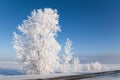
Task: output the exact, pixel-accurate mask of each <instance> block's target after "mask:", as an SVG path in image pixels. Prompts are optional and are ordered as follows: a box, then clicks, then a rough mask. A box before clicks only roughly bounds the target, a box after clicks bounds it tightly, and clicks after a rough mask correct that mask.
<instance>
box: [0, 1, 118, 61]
mask: <svg viewBox="0 0 120 80" xmlns="http://www.w3.org/2000/svg"><path fill="white" fill-rule="evenodd" d="M46 7H48V8H53V9H57V10H58V14H59V15H60V26H61V29H62V32H60V33H59V34H58V37H57V40H58V41H59V43H60V44H61V45H62V46H64V42H65V41H66V38H67V37H68V38H70V39H71V40H72V41H73V51H74V53H76V54H79V55H103V54H106V53H110V54H116V55H119V54H120V0H0V60H2V59H12V58H14V57H15V51H14V49H13V48H12V44H11V42H12V38H13V34H12V33H13V31H17V29H16V27H17V26H18V24H21V23H22V21H23V20H24V19H27V16H28V15H30V12H31V11H32V10H33V9H41V8H42V9H43V8H46Z"/></svg>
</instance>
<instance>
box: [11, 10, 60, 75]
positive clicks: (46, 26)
mask: <svg viewBox="0 0 120 80" xmlns="http://www.w3.org/2000/svg"><path fill="white" fill-rule="evenodd" d="M58 18H59V16H58V14H57V10H53V9H50V8H45V9H44V10H41V9H38V10H33V11H32V13H31V15H30V16H28V19H27V20H24V21H23V23H22V24H21V25H19V26H18V30H19V31H20V33H19V34H17V33H15V32H14V40H13V47H14V48H15V50H16V53H17V59H18V61H19V62H20V63H21V65H22V69H23V70H25V71H26V73H32V74H34V73H36V74H40V73H49V72H53V71H54V70H55V68H56V64H58V62H57V59H58V56H57V55H58V52H59V51H60V50H61V46H60V45H59V43H58V42H57V41H56V35H57V32H59V31H60V27H59V24H58Z"/></svg>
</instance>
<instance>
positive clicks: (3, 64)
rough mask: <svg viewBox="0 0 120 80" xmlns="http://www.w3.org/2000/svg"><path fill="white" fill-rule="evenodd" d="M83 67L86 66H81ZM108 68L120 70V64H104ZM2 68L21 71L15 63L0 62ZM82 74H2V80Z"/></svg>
mask: <svg viewBox="0 0 120 80" xmlns="http://www.w3.org/2000/svg"><path fill="white" fill-rule="evenodd" d="M81 65H82V66H83V65H84V64H81ZM104 65H106V66H108V68H109V70H118V69H120V64H104ZM0 68H4V69H6V70H7V69H11V70H19V64H16V63H15V62H6V61H4V62H3V61H2V62H0ZM80 73H81V74H82V73H91V71H82V72H80ZM80 73H68V72H66V73H51V74H46V75H43V74H40V75H34V74H31V75H17V74H16V75H4V73H3V75H2V74H0V80H25V79H37V78H41V79H44V78H48V77H56V76H57V77H58V76H66V75H76V74H80ZM83 80H120V75H118V76H115V77H114V76H103V77H96V78H89V79H83Z"/></svg>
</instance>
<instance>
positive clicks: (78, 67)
mask: <svg viewBox="0 0 120 80" xmlns="http://www.w3.org/2000/svg"><path fill="white" fill-rule="evenodd" d="M71 68H72V69H71V71H72V72H80V71H81V70H82V67H81V64H80V61H79V59H78V58H73V61H72V66H71Z"/></svg>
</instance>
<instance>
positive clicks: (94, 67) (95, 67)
mask: <svg viewBox="0 0 120 80" xmlns="http://www.w3.org/2000/svg"><path fill="white" fill-rule="evenodd" d="M106 69H107V68H105V66H104V65H102V64H100V63H99V62H92V63H90V64H85V66H84V70H85V71H102V70H106Z"/></svg>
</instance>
